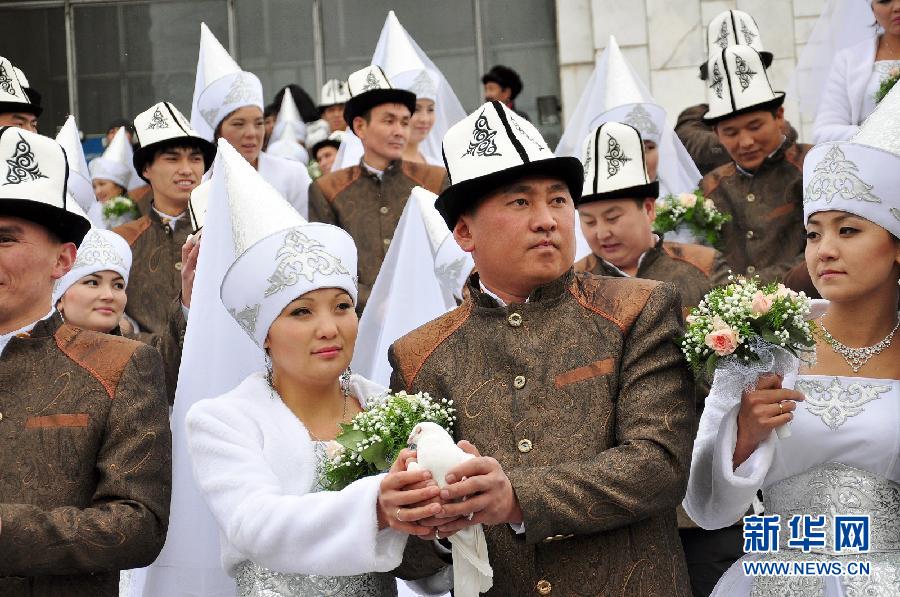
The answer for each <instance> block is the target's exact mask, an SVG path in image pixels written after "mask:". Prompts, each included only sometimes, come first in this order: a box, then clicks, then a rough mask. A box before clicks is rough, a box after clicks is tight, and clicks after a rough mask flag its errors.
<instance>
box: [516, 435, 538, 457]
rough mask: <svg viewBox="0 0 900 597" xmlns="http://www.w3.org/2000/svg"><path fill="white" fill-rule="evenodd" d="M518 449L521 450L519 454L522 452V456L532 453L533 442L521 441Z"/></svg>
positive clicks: (528, 440)
mask: <svg viewBox="0 0 900 597" xmlns="http://www.w3.org/2000/svg"><path fill="white" fill-rule="evenodd" d="M516 447H517V448H519V452H521V453H522V454H527V453H529V452H531V449H532V448H533V447H534V446H532V445H531V440H530V439H527V438H526V439H520V440H519V443H518V444H517V446H516Z"/></svg>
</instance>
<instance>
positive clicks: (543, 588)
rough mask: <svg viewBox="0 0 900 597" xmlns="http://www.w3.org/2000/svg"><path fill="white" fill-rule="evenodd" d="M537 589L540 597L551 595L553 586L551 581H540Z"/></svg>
mask: <svg viewBox="0 0 900 597" xmlns="http://www.w3.org/2000/svg"><path fill="white" fill-rule="evenodd" d="M536 588H537V592H538V595H549V594H550V593H551V592H552V591H553V585H551V584H550V581H549V580H539V581H538V583H537V587H536Z"/></svg>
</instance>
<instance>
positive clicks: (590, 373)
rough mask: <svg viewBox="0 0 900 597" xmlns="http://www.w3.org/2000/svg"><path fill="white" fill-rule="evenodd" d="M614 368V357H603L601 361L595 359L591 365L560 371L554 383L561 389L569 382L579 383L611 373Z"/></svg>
mask: <svg viewBox="0 0 900 597" xmlns="http://www.w3.org/2000/svg"><path fill="white" fill-rule="evenodd" d="M612 370H613V360H612V358H606V359H601V360H599V361H594V362H593V363H591V364H590V365H585V366H584V367H578V368H577V369H570V370H569V371H566V372H564V373H560V374H559V375H557V376H556V379H555V380H554V384H555V385H556V389H557V390H561V389H562V388H564V387H566V386H567V385H569V384H573V383H578V382H579V381H585V380H588V379H592V378H594V377H600V376H601V375H606V374H607V373H611V372H612Z"/></svg>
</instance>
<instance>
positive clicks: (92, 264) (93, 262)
mask: <svg viewBox="0 0 900 597" xmlns="http://www.w3.org/2000/svg"><path fill="white" fill-rule="evenodd" d="M103 271H113V272H116V273H117V274H119V275H120V276H122V278H123V279H124V280H125V285H126V286H127V285H128V273H129V272H130V271H131V247H129V246H128V242H127V241H126V240H125V239H124V238H122V237H121V236H119V235H118V234H116V233H115V232H113V231H111V230H103V229H102V228H91V229H90V230H89V231H88V233H87V234H86V235H85V237H84V240H83V241H81V245H79V247H78V253H77V254H76V257H75V263H74V264H73V265H72V269H70V270H69V271H68V273H66V275H65V276H63V277H62V278H60V279H59V280H57V281H56V284H55V285H54V286H53V304H54V305H55V304H56V302H57V301H58V300H59V299H60V298H61V297H62V295H64V294H65V293H66V291H67V290H69V288H71V287H72V285H73V284H75V283H76V282H78V280H80V279H82V278H83V277H85V276H88V275H90V274H96V273H97V272H103Z"/></svg>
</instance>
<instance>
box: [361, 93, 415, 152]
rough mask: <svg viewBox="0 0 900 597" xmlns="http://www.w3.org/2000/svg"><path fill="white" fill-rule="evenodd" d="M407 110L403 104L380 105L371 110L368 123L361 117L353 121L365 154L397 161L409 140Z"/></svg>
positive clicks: (408, 116)
mask: <svg viewBox="0 0 900 597" xmlns="http://www.w3.org/2000/svg"><path fill="white" fill-rule="evenodd" d="M410 116H411V115H410V113H409V108H407V107H406V106H404V105H403V104H381V105H380V106H375V107H374V108H372V111H371V112H370V116H369V122H366V121H365V119H363V118H362V117H361V116H357V117H356V118H354V119H353V124H354V128H355V132H356V136H357V137H359V140H360V141H362V144H363V147H364V148H365V150H366V153H372V154H375V155H376V156H378V157H380V158H381V159H383V160H388V161H390V160H398V159H400V156H401V155H403V149H404V148H405V147H406V142H407V141H408V140H409V119H410Z"/></svg>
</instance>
